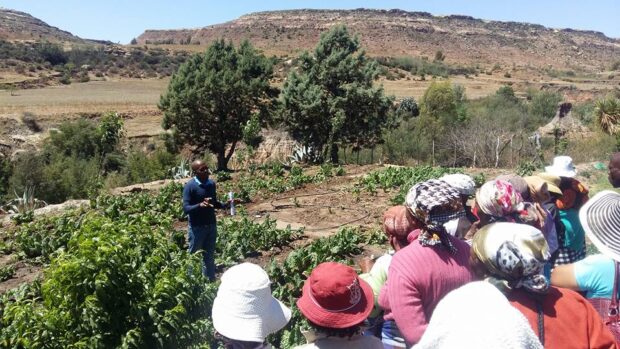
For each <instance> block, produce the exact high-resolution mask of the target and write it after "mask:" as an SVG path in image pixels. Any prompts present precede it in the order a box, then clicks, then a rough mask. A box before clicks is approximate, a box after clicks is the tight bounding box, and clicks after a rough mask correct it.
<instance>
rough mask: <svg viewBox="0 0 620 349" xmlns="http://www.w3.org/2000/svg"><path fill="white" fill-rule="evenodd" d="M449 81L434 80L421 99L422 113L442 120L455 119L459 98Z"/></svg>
mask: <svg viewBox="0 0 620 349" xmlns="http://www.w3.org/2000/svg"><path fill="white" fill-rule="evenodd" d="M456 97H457V96H456V94H455V91H454V89H453V88H452V84H450V82H449V81H443V82H437V81H433V82H432V83H431V85H430V86H429V87H428V88H427V89H426V91H425V92H424V96H423V97H422V99H421V104H422V114H424V115H426V116H429V117H431V118H433V119H436V120H441V121H446V122H450V121H455V120H456V118H457V98H456Z"/></svg>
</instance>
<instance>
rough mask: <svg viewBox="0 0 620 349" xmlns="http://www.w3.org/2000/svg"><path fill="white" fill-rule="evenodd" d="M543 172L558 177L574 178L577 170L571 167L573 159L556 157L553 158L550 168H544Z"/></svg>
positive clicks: (563, 156)
mask: <svg viewBox="0 0 620 349" xmlns="http://www.w3.org/2000/svg"><path fill="white" fill-rule="evenodd" d="M545 172H547V173H551V174H552V175H555V176H559V177H570V178H572V177H575V176H576V175H577V170H576V169H575V165H573V159H572V158H571V157H570V156H565V155H562V156H556V157H554V158H553V164H551V166H545Z"/></svg>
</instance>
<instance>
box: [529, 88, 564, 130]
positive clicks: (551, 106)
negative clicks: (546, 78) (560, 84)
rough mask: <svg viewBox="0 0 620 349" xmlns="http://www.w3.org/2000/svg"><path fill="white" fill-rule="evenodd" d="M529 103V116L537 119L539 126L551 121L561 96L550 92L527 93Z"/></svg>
mask: <svg viewBox="0 0 620 349" xmlns="http://www.w3.org/2000/svg"><path fill="white" fill-rule="evenodd" d="M528 99H530V100H531V102H530V114H532V116H534V117H537V118H538V119H539V120H540V121H539V122H540V124H544V123H547V122H549V121H551V119H553V117H554V116H555V112H556V111H557V109H558V103H560V102H561V101H562V96H561V95H560V94H559V93H557V92H552V91H532V90H530V91H528Z"/></svg>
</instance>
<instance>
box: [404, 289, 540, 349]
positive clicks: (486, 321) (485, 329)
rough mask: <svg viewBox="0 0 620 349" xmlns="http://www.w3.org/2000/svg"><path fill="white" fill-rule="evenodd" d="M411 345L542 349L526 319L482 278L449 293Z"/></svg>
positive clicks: (439, 348)
mask: <svg viewBox="0 0 620 349" xmlns="http://www.w3.org/2000/svg"><path fill="white" fill-rule="evenodd" d="M413 348H414V349H451V348H459V349H487V348H488V349H495V348H502V349H542V348H543V346H542V345H541V344H540V341H539V340H538V337H537V336H536V334H534V331H532V328H531V327H530V324H529V322H528V321H527V319H526V318H525V317H524V316H523V314H521V313H520V312H519V311H518V310H517V309H515V308H514V307H513V306H511V305H510V303H509V302H508V300H507V299H506V297H505V296H504V295H503V294H502V293H501V292H500V291H499V290H498V289H497V288H496V287H495V286H493V285H491V284H490V283H488V282H485V281H474V282H470V283H468V284H466V285H464V286H461V287H459V288H457V289H456V290H454V291H451V292H450V293H448V294H447V295H446V296H445V297H444V298H443V299H442V300H441V302H439V304H438V305H437V308H436V309H435V311H434V312H433V316H432V318H431V321H430V323H429V325H428V328H427V329H426V332H424V335H423V336H422V339H421V340H420V342H418V344H416V345H415V346H414V347H413Z"/></svg>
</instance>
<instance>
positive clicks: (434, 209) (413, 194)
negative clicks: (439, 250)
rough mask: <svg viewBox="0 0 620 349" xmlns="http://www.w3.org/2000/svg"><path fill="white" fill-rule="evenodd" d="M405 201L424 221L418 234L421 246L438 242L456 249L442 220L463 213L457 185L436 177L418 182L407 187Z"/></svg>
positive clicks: (452, 250) (433, 244) (414, 215)
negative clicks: (453, 185) (455, 186)
mask: <svg viewBox="0 0 620 349" xmlns="http://www.w3.org/2000/svg"><path fill="white" fill-rule="evenodd" d="M405 205H406V206H407V207H408V208H409V210H410V212H411V214H412V215H413V217H414V218H416V219H417V220H418V221H420V222H421V223H422V225H423V226H422V227H421V228H420V235H419V236H418V240H419V241H420V244H421V245H422V246H436V245H441V246H443V247H445V248H447V249H448V250H449V251H450V252H451V253H456V248H455V247H454V245H453V244H452V242H451V241H450V239H449V237H448V233H447V232H446V229H445V228H444V226H443V223H445V222H448V221H450V220H453V219H456V218H459V217H463V216H464V215H465V210H463V203H462V202H461V197H460V194H459V192H458V190H457V189H455V188H454V187H452V186H451V185H449V184H448V183H446V182H444V181H441V180H436V179H431V180H428V181H426V182H421V183H418V184H416V185H414V186H413V187H411V189H409V192H408V193H407V197H406V199H405Z"/></svg>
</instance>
